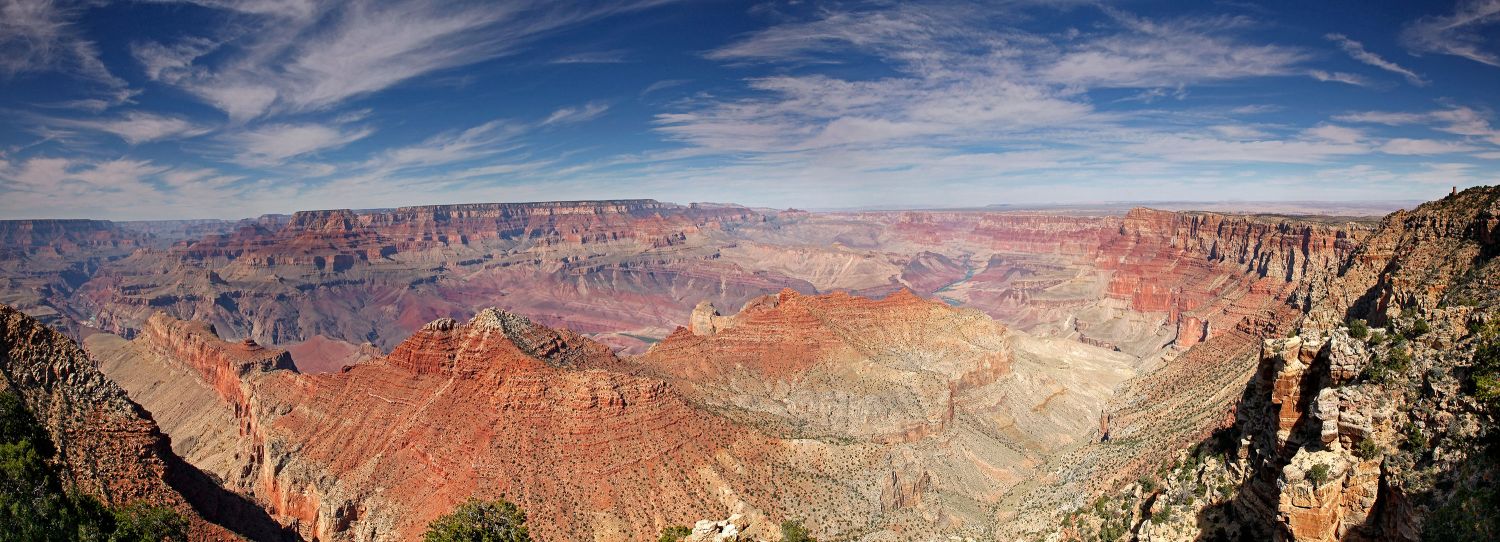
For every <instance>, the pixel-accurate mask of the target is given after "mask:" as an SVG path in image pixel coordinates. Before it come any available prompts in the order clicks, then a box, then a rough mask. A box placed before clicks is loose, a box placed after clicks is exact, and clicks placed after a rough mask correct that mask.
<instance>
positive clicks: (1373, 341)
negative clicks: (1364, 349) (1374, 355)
mask: <svg viewBox="0 0 1500 542" xmlns="http://www.w3.org/2000/svg"><path fill="white" fill-rule="evenodd" d="M1383 342H1385V334H1384V333H1381V332H1379V331H1371V332H1370V338H1368V339H1365V344H1368V345H1370V346H1380V343H1383Z"/></svg>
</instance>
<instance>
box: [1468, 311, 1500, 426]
mask: <svg viewBox="0 0 1500 542" xmlns="http://www.w3.org/2000/svg"><path fill="white" fill-rule="evenodd" d="M1476 334H1477V335H1479V345H1478V346H1476V347H1475V348H1474V372H1473V373H1472V375H1471V376H1470V377H1469V378H1470V379H1471V380H1472V381H1473V384H1474V396H1475V397H1477V398H1479V400H1481V401H1484V402H1485V403H1487V404H1489V406H1490V408H1491V409H1494V408H1495V407H1496V406H1497V405H1500V330H1497V326H1496V325H1494V324H1491V325H1488V326H1483V327H1480V328H1479V329H1477V330H1476Z"/></svg>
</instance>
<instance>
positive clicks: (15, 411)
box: [0, 393, 188, 542]
mask: <svg viewBox="0 0 1500 542" xmlns="http://www.w3.org/2000/svg"><path fill="white" fill-rule="evenodd" d="M55 453H56V452H55V448H54V447H53V445H52V440H51V438H49V437H48V436H47V433H46V431H45V430H44V429H43V428H42V426H41V424H38V423H37V422H36V420H35V419H34V418H32V416H31V413H30V412H27V411H26V407H25V405H24V404H22V402H21V399H20V398H19V397H17V396H16V395H15V394H12V393H0V525H3V526H4V528H0V542H10V541H22V540H25V541H53V540H56V541H64V540H81V541H96V542H135V541H141V542H147V541H149V542H161V541H185V540H187V526H188V525H187V520H186V519H184V518H183V517H182V516H181V515H179V514H178V513H177V512H175V511H172V510H171V509H168V508H159V507H154V506H150V505H147V504H144V503H134V504H131V505H129V506H125V507H122V508H118V509H114V510H111V509H109V508H108V507H106V506H104V505H103V504H102V503H100V502H99V501H98V500H97V499H94V498H93V497H90V496H87V495H80V494H77V493H70V492H67V491H64V489H63V485H62V482H61V479H60V477H59V476H58V474H57V472H56V470H55V469H54V468H53V466H52V465H51V464H49V463H48V460H49V459H50V458H51V457H52V456H53V454H55Z"/></svg>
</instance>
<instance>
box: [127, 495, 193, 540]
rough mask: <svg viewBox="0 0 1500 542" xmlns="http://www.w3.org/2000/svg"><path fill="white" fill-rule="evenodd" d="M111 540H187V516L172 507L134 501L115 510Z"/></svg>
mask: <svg viewBox="0 0 1500 542" xmlns="http://www.w3.org/2000/svg"><path fill="white" fill-rule="evenodd" d="M114 516H115V533H114V535H112V536H110V540H151V541H158V540H187V536H186V533H187V528H188V522H187V518H184V517H182V515H181V514H178V513H177V512H175V511H173V510H172V509H170V508H163V507H158V506H150V505H147V504H145V503H140V502H137V503H133V504H130V505H128V506H125V507H122V508H119V509H117V510H115V512H114Z"/></svg>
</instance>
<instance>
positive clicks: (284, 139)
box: [220, 123, 374, 167]
mask: <svg viewBox="0 0 1500 542" xmlns="http://www.w3.org/2000/svg"><path fill="white" fill-rule="evenodd" d="M372 133H374V130H373V129H370V128H347V127H344V126H339V125H327V124H316V123H302V124H267V125H263V126H258V127H255V128H250V129H245V130H241V131H238V132H233V133H229V134H225V135H224V136H221V137H220V140H221V141H222V142H223V143H225V144H227V145H228V147H229V148H230V149H232V152H233V153H234V156H233V158H232V160H233V161H234V162H236V163H238V164H241V165H245V166H250V167H264V166H277V165H281V164H284V163H286V162H287V161H288V160H291V159H293V158H297V157H302V156H306V155H309V154H313V153H317V152H321V151H326V150H332V149H338V148H340V147H343V146H345V145H348V144H350V143H353V142H355V141H358V140H360V139H363V138H365V137H366V136H369V135H370V134H372Z"/></svg>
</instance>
